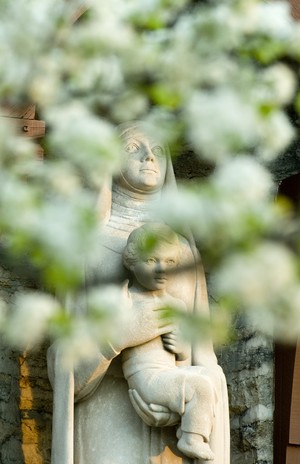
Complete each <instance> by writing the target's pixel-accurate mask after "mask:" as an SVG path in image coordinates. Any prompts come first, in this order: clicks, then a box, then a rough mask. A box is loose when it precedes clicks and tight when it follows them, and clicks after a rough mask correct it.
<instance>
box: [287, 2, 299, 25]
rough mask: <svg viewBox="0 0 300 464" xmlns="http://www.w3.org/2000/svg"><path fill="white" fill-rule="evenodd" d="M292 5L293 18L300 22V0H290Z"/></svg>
mask: <svg viewBox="0 0 300 464" xmlns="http://www.w3.org/2000/svg"><path fill="white" fill-rule="evenodd" d="M289 2H290V4H291V11H292V16H293V18H294V19H296V20H297V21H300V2H299V0H289Z"/></svg>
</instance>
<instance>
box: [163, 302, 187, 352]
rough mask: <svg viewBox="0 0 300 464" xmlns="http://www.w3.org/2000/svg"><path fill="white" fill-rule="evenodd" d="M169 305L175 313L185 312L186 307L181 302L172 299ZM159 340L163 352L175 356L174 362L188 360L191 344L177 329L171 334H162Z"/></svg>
mask: <svg viewBox="0 0 300 464" xmlns="http://www.w3.org/2000/svg"><path fill="white" fill-rule="evenodd" d="M172 300H173V299H172ZM170 303H171V306H172V307H173V308H174V309H176V310H177V311H182V312H186V305H185V304H184V303H183V301H181V300H178V299H174V300H173V301H171V302H170ZM161 338H162V342H163V345H164V348H165V350H167V351H169V352H170V353H173V354H175V358H176V361H185V360H186V359H189V358H190V356H191V344H190V343H188V342H186V341H185V340H184V339H183V338H182V336H181V334H180V330H179V327H176V328H175V329H174V330H172V331H171V332H168V333H166V334H163V335H162V336H161Z"/></svg>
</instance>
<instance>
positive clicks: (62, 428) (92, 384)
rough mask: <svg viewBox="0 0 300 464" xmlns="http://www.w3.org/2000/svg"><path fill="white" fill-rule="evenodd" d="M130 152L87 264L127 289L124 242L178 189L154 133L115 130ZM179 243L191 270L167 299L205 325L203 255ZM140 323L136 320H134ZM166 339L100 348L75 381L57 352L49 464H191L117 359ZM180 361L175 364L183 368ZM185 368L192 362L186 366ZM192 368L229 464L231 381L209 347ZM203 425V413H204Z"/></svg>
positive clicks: (126, 335)
mask: <svg viewBox="0 0 300 464" xmlns="http://www.w3.org/2000/svg"><path fill="white" fill-rule="evenodd" d="M119 131H120V136H121V139H122V142H123V145H124V153H123V155H124V162H123V166H122V168H121V172H120V174H119V175H118V176H117V177H116V178H114V179H113V180H112V182H110V183H108V184H106V185H105V186H104V187H103V189H102V192H101V195H100V200H99V210H100V216H101V223H102V225H103V226H102V231H103V239H102V241H101V245H100V249H99V250H98V251H95V253H94V256H93V259H92V260H91V261H90V262H87V264H86V279H87V281H88V282H91V281H97V282H98V283H99V282H105V283H107V282H111V283H117V284H120V285H122V282H124V281H125V280H126V279H127V278H128V275H127V271H126V269H125V267H124V266H123V265H122V252H123V250H124V248H125V245H126V242H127V238H128V235H129V234H130V232H131V231H132V230H133V229H135V228H137V227H139V226H140V225H142V224H144V223H146V222H149V221H153V220H156V218H155V212H154V205H155V204H157V202H158V201H159V199H160V198H161V197H162V196H163V195H164V192H165V191H166V190H167V189H169V190H172V189H176V181H175V176H174V172H173V167H172V163H171V158H170V156H169V153H168V149H167V148H166V147H165V146H164V144H163V143H162V142H161V141H160V140H159V139H158V138H157V135H156V132H155V130H153V128H150V127H148V126H147V125H145V124H143V123H141V122H133V123H129V124H125V125H122V126H121V127H120V128H119ZM187 235H188V236H186V237H183V236H182V237H181V246H182V251H183V253H182V256H184V259H185V263H183V264H186V266H185V265H183V268H184V269H185V271H183V272H180V273H176V274H174V275H173V276H172V277H171V278H170V285H169V288H168V292H169V293H170V294H171V295H173V296H174V297H176V298H179V299H181V300H183V301H184V302H185V304H186V306H187V307H188V308H191V310H192V311H195V312H200V313H202V314H205V315H206V316H207V317H209V309H208V302H207V290H206V283H205V277H204V272H203V269H202V266H201V261H200V257H199V253H198V251H197V250H196V247H195V245H194V242H193V239H192V237H191V236H190V235H189V234H187ZM137 317H138V316H137ZM168 331H170V327H168V326H160V327H157V326H156V324H155V323H153V324H151V323H150V324H149V326H148V327H142V328H141V327H140V321H139V320H138V319H137V320H133V319H132V318H131V319H130V321H128V327H126V322H125V325H124V326H123V330H122V331H121V333H120V337H119V342H118V343H117V345H118V346H116V344H112V343H109V342H108V343H107V345H106V346H102V347H99V353H98V356H97V357H96V359H92V360H91V361H90V362H86V363H84V365H80V366H78V367H77V368H76V370H75V371H74V372H63V370H62V365H61V360H60V356H59V353H58V352H56V351H55V350H50V352H49V357H48V365H49V376H50V380H51V383H52V385H53V389H54V418H53V441H52V464H74V463H75V464H158V463H160V464H192V463H193V462H195V461H193V460H192V459H191V458H188V457H186V456H184V455H183V454H181V453H180V451H179V450H178V449H177V446H176V443H177V440H176V422H178V417H176V414H174V413H171V411H168V410H166V408H163V407H160V406H159V405H149V404H147V403H146V402H145V401H144V400H143V398H142V397H141V396H140V395H138V394H137V392H135V391H133V392H132V391H131V392H129V391H128V385H127V382H126V380H125V378H124V376H123V372H122V366H121V356H120V352H121V351H122V350H123V349H125V348H127V347H131V346H137V345H141V344H143V343H146V342H147V341H149V340H152V339H154V338H155V337H158V336H160V335H162V334H163V333H166V332H168ZM180 362H181V361H178V365H180ZM185 363H186V361H185ZM187 363H188V364H190V365H195V366H205V367H206V368H207V370H208V371H209V373H210V374H209V375H210V379H211V382H212V383H213V385H214V391H215V392H216V394H215V400H214V404H213V405H212V406H213V408H214V420H213V426H212V431H211V435H210V447H211V449H212V451H213V453H214V460H213V461H210V462H211V463H213V464H229V462H230V461H229V414H228V398H227V387H226V380H225V377H224V374H223V371H222V369H221V367H220V366H219V365H218V363H217V359H216V356H215V354H214V350H213V345H212V343H211V341H208V340H204V341H199V343H197V345H196V346H192V347H191V357H190V359H189V360H188V361H187ZM199 421H201V411H199Z"/></svg>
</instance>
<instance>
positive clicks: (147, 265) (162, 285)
mask: <svg viewBox="0 0 300 464" xmlns="http://www.w3.org/2000/svg"><path fill="white" fill-rule="evenodd" d="M149 239H151V240H155V244H154V246H152V247H150V248H151V249H149V245H148V242H149ZM180 255H181V249H180V243H179V240H178V237H177V235H176V234H175V233H174V232H173V231H172V230H171V229H170V228H168V227H167V226H162V225H160V224H155V223H147V224H145V225H143V226H141V227H139V228H138V229H135V230H134V231H133V232H131V234H130V235H129V237H128V241H127V245H126V248H125V250H124V253H123V262H124V265H125V267H126V268H128V269H129V270H130V271H131V272H132V274H133V277H134V278H133V285H132V286H131V287H130V291H129V299H130V301H131V307H132V310H134V311H144V313H145V316H147V313H148V311H149V310H150V311H155V310H157V309H159V308H168V307H170V308H174V309H176V310H179V311H186V306H185V304H184V303H183V301H182V300H179V299H178V298H174V297H173V296H172V295H170V294H169V293H168V291H167V283H168V278H169V276H170V272H171V271H172V269H174V268H175V267H176V266H178V264H179V261H180ZM189 357H190V350H189V349H188V346H187V345H186V344H184V343H182V340H180V333H179V327H178V328H177V330H174V331H173V332H171V333H169V334H164V335H162V336H160V337H156V338H155V339H153V340H149V342H147V343H144V344H143V345H138V346H134V347H131V348H126V349H125V350H124V351H123V352H122V362H123V372H124V376H125V378H126V379H127V381H128V385H129V387H130V389H132V390H135V391H137V392H138V393H139V394H140V395H141V396H143V398H144V400H146V401H147V402H148V403H149V404H151V403H155V404H157V405H163V406H165V407H167V408H168V409H170V411H173V412H176V413H177V414H178V415H180V416H181V425H180V428H179V429H178V431H177V434H176V435H177V438H179V440H178V443H177V446H178V449H179V450H180V451H181V452H182V453H183V454H185V455H186V456H189V457H192V458H199V459H202V460H207V461H208V460H209V461H211V460H213V458H214V455H213V453H212V451H211V449H210V447H209V437H210V434H211V430H212V425H213V416H214V403H215V394H216V392H215V390H214V385H213V383H212V382H211V379H210V377H209V374H208V375H207V372H206V368H205V367H200V366H183V365H182V366H176V360H178V361H185V360H187V359H189Z"/></svg>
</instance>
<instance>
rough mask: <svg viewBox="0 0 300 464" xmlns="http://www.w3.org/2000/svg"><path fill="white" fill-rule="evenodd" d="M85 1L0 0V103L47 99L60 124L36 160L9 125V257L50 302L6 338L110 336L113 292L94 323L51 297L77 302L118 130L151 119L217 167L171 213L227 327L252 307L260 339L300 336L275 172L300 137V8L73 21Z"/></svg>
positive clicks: (1, 217)
mask: <svg viewBox="0 0 300 464" xmlns="http://www.w3.org/2000/svg"><path fill="white" fill-rule="evenodd" d="M80 6H81V5H80V2H76V1H74V0H73V1H68V2H66V1H63V0H57V1H56V2H54V3H53V1H51V0H43V1H39V0H27V1H26V2H25V1H24V0H15V1H14V2H8V1H7V0H0V39H1V40H0V101H1V102H3V104H5V103H9V104H17V105H18V104H27V103H28V102H34V103H36V105H37V108H38V111H39V116H40V117H41V118H42V119H44V120H45V121H46V125H47V128H48V129H47V134H46V137H45V140H44V142H43V143H44V146H45V149H46V153H47V156H46V159H45V160H44V161H43V162H40V161H37V160H36V158H35V150H36V148H35V145H34V144H33V143H32V142H30V141H28V139H25V138H23V137H21V136H20V135H19V134H18V131H17V129H16V128H15V127H14V126H13V123H12V121H10V120H8V119H7V118H1V121H0V167H1V169H0V227H1V243H2V250H3V251H2V252H3V253H4V254H5V255H6V256H9V257H11V259H12V260H14V259H15V258H14V257H20V256H21V257H22V259H24V260H26V261H27V263H28V266H33V268H35V269H37V271H38V273H39V274H40V289H39V291H37V292H36V293H35V292H32V293H30V295H28V294H24V295H22V294H21V293H20V294H18V295H17V296H16V301H15V303H14V304H13V307H12V308H9V309H7V308H6V309H5V308H4V306H5V305H4V303H3V308H4V309H3V311H1V321H2V330H3V332H5V333H6V334H7V336H8V337H9V339H10V340H11V341H12V342H14V343H16V342H17V341H19V342H21V344H26V343H28V342H29V341H30V340H31V341H32V342H36V341H38V340H40V339H42V338H43V337H44V336H45V335H46V334H51V335H54V336H60V337H65V340H69V341H70V340H73V341H74V340H75V338H76V337H77V338H78V340H81V341H82V343H80V341H78V343H77V345H76V347H75V344H74V343H73V345H74V352H75V353H76V355H79V354H78V353H80V349H79V346H80V345H81V346H82V344H83V343H85V342H86V340H88V338H89V334H90V336H91V337H92V338H93V337H94V338H95V334H94V328H95V327H97V334H98V335H97V337H99V333H102V334H107V333H108V332H109V327H111V326H112V325H113V324H112V319H111V318H112V315H113V314H116V313H117V311H113V310H112V308H115V309H116V310H117V306H118V303H117V300H116V298H114V297H113V295H111V298H112V300H110V299H108V300H109V301H108V300H107V299H106V300H105V299H104V296H101V295H105V294H106V293H105V291H104V289H97V299H96V300H95V299H94V300H93V301H97V304H96V307H97V308H98V309H97V311H98V312H97V314H98V315H97V317H96V318H95V317H94V316H95V314H94V311H91V314H92V315H93V316H91V319H90V320H89V319H88V318H87V319H85V318H83V319H82V321H81V323H80V324H79V325H78V324H77V322H78V321H77V322H76V323H75V322H74V321H73V320H72V317H70V316H64V315H63V314H65V310H64V308H61V307H60V306H61V305H59V304H58V303H57V301H56V299H55V298H54V296H53V293H54V291H53V289H56V291H57V292H58V293H59V294H60V295H62V296H65V295H67V294H68V293H69V292H74V293H75V294H79V295H80V291H81V288H82V278H83V276H82V262H83V259H84V256H85V255H86V254H87V253H91V250H93V247H94V246H95V243H96V241H97V240H98V223H97V218H96V214H95V208H96V206H95V205H96V201H97V195H98V191H99V189H100V188H101V186H102V185H103V182H104V180H105V178H107V176H111V175H113V174H116V173H117V172H118V170H119V168H120V164H121V157H120V153H121V146H120V141H119V140H118V138H117V136H116V133H115V126H116V125H117V124H120V123H122V122H126V121H130V120H134V119H143V120H145V121H148V122H150V123H151V124H154V125H155V126H156V127H157V131H158V133H159V135H160V136H161V137H163V139H164V140H165V142H166V143H169V145H170V147H171V148H172V149H173V148H174V149H176V150H175V151H176V152H180V150H181V145H178V144H179V143H181V144H185V145H188V146H189V148H190V150H192V151H193V153H194V154H196V156H198V157H199V159H202V160H205V161H206V162H209V163H212V164H213V165H214V166H215V167H216V168H215V171H214V173H213V174H212V175H211V176H210V177H209V178H208V179H206V180H205V182H202V183H199V185H195V183H193V185H192V184H190V185H189V184H185V185H183V186H182V188H181V189H179V192H178V195H177V197H176V198H175V197H174V196H173V197H172V198H168V197H167V198H166V199H165V200H164V202H162V203H161V204H160V211H159V213H160V214H161V217H162V218H163V219H164V220H165V221H167V222H168V223H170V224H172V225H173V226H174V227H175V228H176V229H177V230H180V228H182V224H183V223H184V225H185V226H187V227H189V228H190V230H191V231H192V233H193V235H194V236H195V239H196V241H197V243H198V245H199V246H200V248H201V249H202V250H203V251H204V256H205V257H206V261H207V263H208V265H209V267H210V272H211V273H212V274H213V279H214V282H215V292H216V295H217V297H218V299H220V304H219V310H220V313H219V316H218V315H217V314H218V309H216V310H214V314H215V316H214V317H215V320H216V321H218V320H219V321H225V320H226V321H227V320H229V321H230V318H231V315H232V314H234V313H235V311H238V310H242V309H243V310H244V311H246V314H247V315H249V317H250V318H251V320H253V321H255V324H256V325H257V327H259V328H260V329H261V330H264V331H267V332H268V333H271V334H274V335H275V336H278V337H286V334H287V333H288V334H289V337H290V338H292V339H293V338H294V337H296V336H298V335H299V330H300V329H299V328H298V322H297V323H296V321H298V320H300V318H299V314H298V313H299V310H300V304H299V297H300V293H299V292H300V287H299V284H298V282H299V258H298V256H299V235H298V230H299V224H298V222H297V221H298V219H297V218H295V216H294V215H293V214H292V212H291V208H290V206H289V205H288V204H287V202H285V201H278V202H276V203H275V202H274V196H275V194H276V188H275V186H274V184H273V180H272V176H271V174H270V172H269V171H268V169H267V165H268V163H270V162H272V161H273V160H274V159H276V157H277V156H278V155H282V153H284V151H285V150H286V149H287V147H288V146H289V144H290V143H291V142H292V141H293V140H294V139H295V137H296V136H297V133H296V129H295V127H294V126H293V124H292V122H291V121H290V119H289V117H288V116H287V112H286V108H287V107H288V106H289V107H292V108H293V110H294V111H295V112H298V113H299V107H300V104H299V89H298V75H297V73H295V71H294V69H297V66H298V65H299V61H300V26H299V25H298V24H297V23H295V22H293V20H292V19H291V16H290V11H289V5H288V3H287V2H281V1H276V2H265V1H260V0H223V1H219V0H210V1H206V2H196V1H188V0H180V1H176V2H173V1H167V0H111V1H109V2H96V1H95V2H92V1H91V2H89V8H88V9H87V11H86V12H85V13H84V14H83V15H82V16H81V17H80V18H79V19H78V21H77V22H76V23H75V24H74V22H73V19H72V18H73V17H74V15H75V14H76V11H77V9H78V8H79V7H80ZM291 243H292V247H291V246H290V245H291ZM93 291H95V289H93ZM106 291H107V292H108V293H109V292H110V294H113V293H115V291H116V289H115V288H109V289H106ZM94 297H95V295H94ZM79 299H80V297H79ZM61 301H64V298H62V299H61ZM94 307H95V304H94V303H93V308H94ZM108 307H109V309H110V310H109V311H108ZM43 308H44V309H43ZM224 308H225V309H224ZM225 315H227V316H225ZM25 316H26V317H27V319H26V318H25ZM100 316H101V317H100ZM25 319H26V320H27V321H29V322H26V324H29V327H28V330H27V329H26V337H25V338H24V337H23V338H22V336H21V335H20V334H21V332H24V324H25V322H24V321H25ZM91 321H92V322H91ZM189 324H190V323H188V322H187V323H186V325H187V326H191V324H190V325H189ZM222 324H223V325H227V322H226V324H225V323H223V322H221V324H219V325H218V323H215V325H216V327H218V326H220V325H222ZM202 325H203V324H202ZM26 326H27V325H26ZM195 326H196V327H200V326H201V324H199V321H198V322H197V324H196V323H195ZM204 326H205V324H204ZM213 326H214V324H213ZM228 326H230V322H228ZM290 328H291V330H290ZM206 330H207V329H206V327H205V331H206ZM192 332H193V333H195V332H197V334H198V333H200V332H201V330H200V329H199V330H197V331H195V330H194V329H193V330H191V329H190V334H191V336H192V335H193V333H192ZM215 333H216V334H217V335H218V328H216V330H215ZM27 335H30V336H29V337H28V338H27ZM75 335H76V336H75ZM103 336H104V335H103ZM80 337H81V339H80ZM97 337H96V338H97ZM222 337H223V335H222ZM100 338H101V337H100ZM73 345H72V343H71V342H70V345H69V346H73ZM87 346H88V344H87ZM86 351H87V353H88V347H87V348H86Z"/></svg>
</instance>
